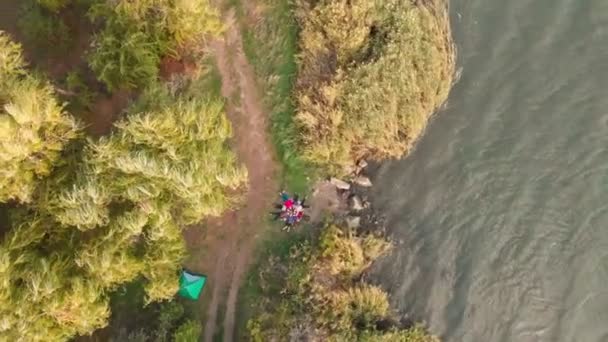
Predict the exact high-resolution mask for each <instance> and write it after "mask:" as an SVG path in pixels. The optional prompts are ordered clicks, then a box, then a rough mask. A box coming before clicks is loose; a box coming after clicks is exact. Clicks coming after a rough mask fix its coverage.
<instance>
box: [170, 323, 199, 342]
mask: <svg viewBox="0 0 608 342" xmlns="http://www.w3.org/2000/svg"><path fill="white" fill-rule="evenodd" d="M202 330H203V329H202V327H201V324H200V323H199V322H197V321H192V320H188V321H186V322H185V323H183V324H182V325H180V326H179V327H178V328H177V330H176V331H175V333H174V334H173V342H197V341H199V340H200V336H201V332H202Z"/></svg>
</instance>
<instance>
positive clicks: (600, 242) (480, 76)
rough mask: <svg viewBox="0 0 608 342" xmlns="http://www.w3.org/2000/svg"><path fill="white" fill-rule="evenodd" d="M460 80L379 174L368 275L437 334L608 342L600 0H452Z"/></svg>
mask: <svg viewBox="0 0 608 342" xmlns="http://www.w3.org/2000/svg"><path fill="white" fill-rule="evenodd" d="M451 13H452V27H453V30H454V36H455V39H456V43H457V45H458V50H459V67H462V77H461V79H460V82H459V83H458V84H457V85H456V86H455V87H454V89H453V91H452V93H451V95H450V99H449V102H448V106H447V108H446V109H445V110H444V111H442V112H440V113H439V114H438V115H437V116H436V117H435V118H434V120H433V122H432V123H431V125H430V126H429V128H428V130H427V132H426V135H425V136H424V137H423V138H422V139H421V140H420V142H419V144H418V146H417V149H416V150H415V151H414V152H413V153H412V154H411V155H410V156H409V157H408V158H407V159H405V160H402V161H396V162H389V163H386V164H384V165H383V166H382V167H381V168H380V170H379V171H378V172H377V173H376V175H375V177H374V178H375V183H376V185H377V186H376V187H375V189H374V195H373V200H374V204H375V205H376V207H377V208H379V209H380V210H381V211H383V212H384V214H386V215H387V217H388V222H389V224H390V227H391V228H390V231H391V233H392V234H393V237H394V239H395V241H396V242H397V243H398V245H397V247H396V248H395V250H394V252H393V253H392V255H390V256H389V257H387V258H386V259H384V260H382V261H381V262H379V264H378V265H377V266H376V267H375V269H374V272H373V274H374V275H375V279H377V281H378V282H380V283H381V284H382V285H383V286H384V287H385V288H386V289H388V290H389V292H390V293H391V298H392V301H393V302H394V303H395V304H396V305H397V306H398V308H399V309H400V310H402V311H404V312H409V313H412V314H413V317H414V318H416V319H421V320H425V321H426V322H427V324H428V325H429V327H430V329H431V330H432V331H433V332H434V333H436V334H438V335H440V336H441V337H443V338H444V339H445V340H446V341H465V342H469V341H471V342H472V341H474V342H478V341H479V342H495V341H496V342H501V341H517V342H527V341H534V342H543V341H551V342H553V341H568V342H570V341H576V342H579V341H581V342H587V341H589V342H595V341H608V0H512V1H505V0H454V1H452V3H451Z"/></svg>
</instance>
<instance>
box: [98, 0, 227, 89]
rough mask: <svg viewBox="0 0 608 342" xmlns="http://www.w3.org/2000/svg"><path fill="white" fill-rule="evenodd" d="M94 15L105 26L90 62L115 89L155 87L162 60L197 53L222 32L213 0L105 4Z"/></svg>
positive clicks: (101, 2)
mask: <svg viewBox="0 0 608 342" xmlns="http://www.w3.org/2000/svg"><path fill="white" fill-rule="evenodd" d="M89 15H90V17H91V18H92V19H93V20H95V21H98V22H101V23H103V25H104V29H103V30H102V31H101V32H99V33H98V34H97V35H96V36H95V38H94V40H93V49H92V51H91V52H90V55H89V64H90V66H91V68H92V69H93V71H94V72H95V73H96V74H97V77H98V78H99V79H100V80H101V81H103V82H104V83H105V84H106V86H107V87H108V88H109V89H110V90H114V89H117V88H138V87H142V86H146V85H148V84H150V83H153V82H154V81H155V79H156V77H157V76H158V68H159V63H160V59H161V57H162V56H165V55H173V56H175V57H178V56H179V55H180V53H182V52H184V51H186V50H187V51H192V48H193V46H195V45H197V44H199V43H200V42H201V41H202V40H203V39H204V37H205V35H209V34H218V33H220V32H221V29H222V26H221V24H220V21H219V16H218V13H217V12H216V10H215V9H214V8H213V7H212V6H211V5H210V3H209V1H208V0H179V1H169V0H136V1H111V0H107V1H99V2H98V3H96V4H94V5H93V6H92V7H91V9H90V11H89Z"/></svg>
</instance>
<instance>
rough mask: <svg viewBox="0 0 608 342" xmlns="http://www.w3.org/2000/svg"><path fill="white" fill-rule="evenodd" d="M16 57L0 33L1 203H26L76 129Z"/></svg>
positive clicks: (17, 53)
mask: <svg viewBox="0 0 608 342" xmlns="http://www.w3.org/2000/svg"><path fill="white" fill-rule="evenodd" d="M21 53H22V52H21V47H20V46H19V45H18V44H15V43H13V42H11V41H10V39H9V38H8V37H7V36H6V34H4V33H3V32H1V31H0V103H1V104H2V107H1V108H0V203H1V202H6V201H8V200H17V201H20V202H29V201H30V200H31V196H32V193H33V192H34V189H35V186H36V181H37V180H39V179H41V178H43V177H46V176H48V175H49V174H50V173H51V171H52V170H53V168H54V167H55V166H56V164H58V163H59V161H60V155H61V152H62V150H63V149H64V148H65V146H66V145H67V144H68V142H69V141H70V140H73V139H74V138H76V137H77V135H78V129H79V127H78V124H77V123H76V121H75V120H74V119H73V118H72V117H71V116H69V115H67V114H66V113H65V112H64V110H63V105H62V104H60V103H59V101H58V100H57V99H56V97H55V93H54V91H53V89H52V87H51V86H50V85H49V84H48V83H47V82H46V81H44V80H42V79H40V78H39V77H37V76H34V75H30V74H28V72H27V71H26V70H25V69H24V62H23V59H22V57H21Z"/></svg>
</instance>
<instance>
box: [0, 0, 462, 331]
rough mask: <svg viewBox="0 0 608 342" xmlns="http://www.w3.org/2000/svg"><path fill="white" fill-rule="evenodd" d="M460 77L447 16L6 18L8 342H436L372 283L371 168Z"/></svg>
mask: <svg viewBox="0 0 608 342" xmlns="http://www.w3.org/2000/svg"><path fill="white" fill-rule="evenodd" d="M453 73H454V48H453V44H452V41H451V34H450V30H449V22H448V15H447V5H446V4H445V3H443V2H442V1H440V0H424V1H413V0H412V1H409V0H407V1H400V0H376V1H366V0H354V1H353V0H349V1H347V0H320V1H312V0H294V1H292V0H248V1H244V0H225V1H221V0H218V1H214V2H211V1H209V0H135V1H115V0H26V1H17V0H10V1H4V2H3V3H2V4H0V104H1V107H0V279H1V281H0V341H4V340H6V341H28V342H29V341H68V340H78V341H199V340H204V341H215V340H224V341H237V340H238V341H240V340H250V341H290V340H299V341H355V340H359V341H406V342H407V341H416V342H418V341H435V340H436V338H435V337H433V336H431V335H429V334H428V333H427V332H426V331H425V330H424V328H423V327H422V326H420V325H417V324H414V323H412V322H409V321H408V320H406V319H404V318H403V317H401V316H400V315H399V314H398V313H396V312H393V311H392V310H391V308H390V301H389V298H388V296H387V294H386V292H384V291H383V290H382V289H381V288H379V287H376V286H374V285H371V284H370V283H369V282H368V281H367V278H366V276H365V271H366V269H367V268H368V267H369V266H370V265H371V264H372V263H373V261H374V260H375V259H376V258H379V257H381V256H382V255H384V254H385V253H388V252H389V251H390V249H391V243H390V241H389V240H388V239H387V237H386V236H384V234H383V229H382V220H381V219H379V218H377V217H376V214H375V213H374V212H373V209H372V208H371V207H370V204H369V203H368V202H367V201H366V199H365V191H366V190H365V189H367V188H368V187H369V186H371V182H370V181H369V179H368V178H367V177H366V175H365V170H366V168H367V162H366V161H370V162H371V161H382V160H384V159H387V158H400V157H403V156H405V155H407V153H408V152H409V151H410V150H411V148H412V147H413V145H414V143H415V141H416V140H417V139H418V137H419V136H420V135H421V134H422V133H423V131H424V128H425V126H426V123H427V121H428V119H429V117H430V116H431V115H432V114H433V113H434V112H435V111H436V110H437V109H438V108H439V107H440V106H441V105H442V103H443V102H444V101H445V100H446V98H447V94H448V92H449V89H450V86H451V84H452V77H453ZM332 177H337V178H332ZM330 178H332V180H331V181H329V180H327V181H323V179H330ZM338 178H341V179H344V180H345V181H342V180H340V179H338ZM281 188H282V189H285V190H287V191H289V192H291V193H293V192H296V193H300V194H302V195H305V194H310V195H309V196H308V200H309V203H310V206H311V208H310V209H308V210H309V215H310V217H311V220H310V222H309V223H306V224H304V223H302V224H299V225H298V226H297V227H295V230H294V231H292V232H290V233H285V232H281V230H280V226H278V225H277V224H275V223H273V222H270V220H269V219H268V218H269V216H268V212H269V211H270V210H271V209H272V208H271V205H272V202H273V200H275V199H276V196H277V194H278V192H279V190H280V189H281ZM182 268H187V269H188V270H191V271H193V272H196V273H200V274H205V275H206V276H207V285H206V287H205V288H204V290H203V295H202V297H201V299H200V300H199V301H190V300H187V299H184V298H179V297H178V296H176V293H177V292H178V287H179V274H180V271H181V270H182Z"/></svg>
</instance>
